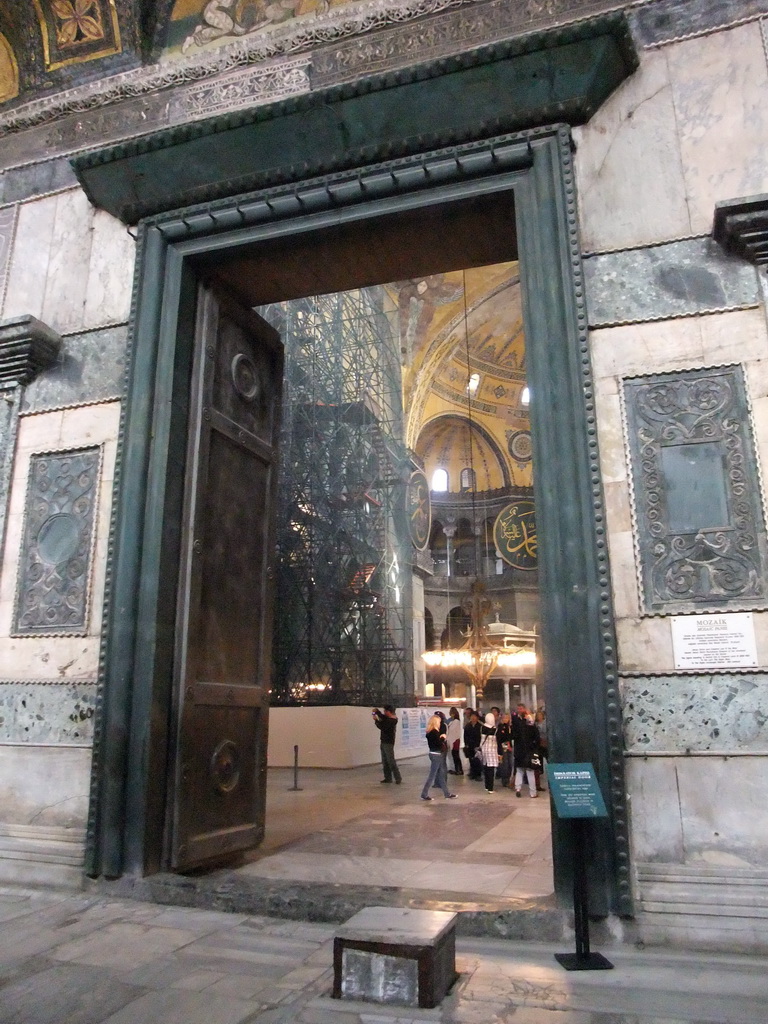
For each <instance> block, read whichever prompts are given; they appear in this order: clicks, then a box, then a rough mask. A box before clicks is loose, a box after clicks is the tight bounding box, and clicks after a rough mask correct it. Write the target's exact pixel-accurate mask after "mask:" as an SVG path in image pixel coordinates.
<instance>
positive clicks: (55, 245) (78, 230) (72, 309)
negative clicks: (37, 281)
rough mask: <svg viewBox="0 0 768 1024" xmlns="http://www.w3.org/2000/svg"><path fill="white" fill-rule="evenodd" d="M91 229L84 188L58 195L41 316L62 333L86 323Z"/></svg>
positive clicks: (91, 215)
mask: <svg viewBox="0 0 768 1024" xmlns="http://www.w3.org/2000/svg"><path fill="white" fill-rule="evenodd" d="M92 229H93V208H92V206H91V205H90V203H89V202H88V199H87V198H86V195H85V193H84V192H82V191H80V190H79V189H76V190H73V191H71V192H63V193H62V194H61V195H59V196H58V197H57V200H56V220H55V223H54V227H53V237H52V239H51V258H50V261H49V263H48V276H47V279H46V282H45V296H44V299H43V316H42V319H43V320H44V321H45V322H46V323H47V324H49V325H50V326H51V327H53V329H54V330H56V331H59V332H60V333H62V334H65V333H67V332H71V331H79V330H82V328H83V326H84V323H83V321H84V317H85V297H86V290H87V287H88V265H89V262H90V256H91V238H92V234H93V230H92Z"/></svg>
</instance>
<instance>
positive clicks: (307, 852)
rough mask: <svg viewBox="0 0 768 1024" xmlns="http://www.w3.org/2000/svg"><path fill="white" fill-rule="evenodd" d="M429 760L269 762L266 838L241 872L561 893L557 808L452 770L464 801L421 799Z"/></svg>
mask: <svg viewBox="0 0 768 1024" xmlns="http://www.w3.org/2000/svg"><path fill="white" fill-rule="evenodd" d="M427 770H428V765H427V759H426V757H420V758H413V759H411V760H409V761H405V762H403V763H402V764H401V771H402V776H403V782H402V785H400V786H396V785H394V784H392V785H382V784H381V783H380V779H381V769H380V767H379V766H377V765H372V766H366V767H363V768H356V769H350V770H347V771H330V770H321V769H304V770H301V771H300V772H299V778H298V785H299V790H298V791H296V790H294V789H293V785H294V779H293V772H292V771H291V770H288V769H270V772H269V780H268V786H267V828H266V838H265V841H264V843H263V845H262V846H261V847H260V848H259V850H257V851H255V852H254V853H253V854H251V855H250V856H249V858H248V863H247V864H245V865H244V866H243V867H240V868H238V869H237V872H236V874H238V875H242V876H244V877H248V878H265V879H273V880H291V881H298V882H318V883H321V882H322V883H333V884H342V885H345V884H346V885H366V884H375V885H384V886H396V887H399V888H408V889H426V890H431V891H432V892H434V891H439V892H442V893H444V894H445V896H446V897H447V898H451V899H454V900H460V899H461V898H462V896H464V895H466V896H467V897H469V898H474V899H476V898H477V897H484V898H486V899H488V898H491V899H492V898H499V899H509V898H513V899H514V898H529V899H530V898H535V897H541V896H546V895H548V894H549V893H551V892H552V890H553V882H552V850H551V839H550V809H549V798H548V796H547V794H546V793H540V794H539V798H538V799H535V800H532V799H531V798H530V796H529V795H528V793H527V790H523V795H522V797H520V798H519V799H518V798H516V797H515V794H514V791H513V790H510V789H505V788H503V787H501V785H500V784H499V783H498V782H497V784H496V790H495V792H494V793H493V794H492V795H491V794H489V793H486V792H485V787H484V786H483V784H482V783H478V782H472V781H470V780H469V778H468V777H467V776H466V775H465V776H449V786H450V788H451V790H452V791H453V792H455V793H456V794H457V797H458V798H457V799H456V800H446V799H445V798H444V797H443V794H442V793H441V792H440V791H439V790H433V791H432V792H433V794H434V799H433V800H432V802H431V803H430V802H425V801H422V800H421V799H420V796H419V794H420V792H421V787H422V785H423V783H424V779H425V776H426V774H427Z"/></svg>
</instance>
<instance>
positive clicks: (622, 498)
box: [605, 480, 632, 534]
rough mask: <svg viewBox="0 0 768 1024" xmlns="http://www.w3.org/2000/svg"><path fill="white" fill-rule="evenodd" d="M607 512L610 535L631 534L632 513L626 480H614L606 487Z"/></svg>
mask: <svg viewBox="0 0 768 1024" xmlns="http://www.w3.org/2000/svg"><path fill="white" fill-rule="evenodd" d="M605 512H606V518H607V521H608V530H609V532H610V533H612V534H622V533H631V530H632V513H631V509H630V504H629V485H628V484H627V481H626V480H614V481H611V482H610V483H607V484H606V485H605Z"/></svg>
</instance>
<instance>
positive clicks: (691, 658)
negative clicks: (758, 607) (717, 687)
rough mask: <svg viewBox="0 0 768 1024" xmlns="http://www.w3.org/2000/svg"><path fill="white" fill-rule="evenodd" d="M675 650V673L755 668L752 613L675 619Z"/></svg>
mask: <svg viewBox="0 0 768 1024" xmlns="http://www.w3.org/2000/svg"><path fill="white" fill-rule="evenodd" d="M672 650H673V652H674V655H675V668H676V669H686V668H687V669H697V668H701V669H712V668H755V667H756V666H757V648H756V646H755V626H754V623H753V621H752V613H751V612H729V613H728V614H723V615H675V616H673V617H672Z"/></svg>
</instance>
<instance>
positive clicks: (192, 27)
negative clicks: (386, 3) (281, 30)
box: [167, 0, 350, 53]
mask: <svg viewBox="0 0 768 1024" xmlns="http://www.w3.org/2000/svg"><path fill="white" fill-rule="evenodd" d="M349 2H350V0H176V3H175V4H174V7H173V11H172V13H171V19H170V24H169V26H168V37H167V48H168V49H169V50H181V52H182V53H189V52H190V51H191V50H194V49H196V48H199V47H202V46H208V45H211V44H220V43H231V42H233V41H234V40H236V39H240V38H241V37H242V36H248V35H252V34H253V33H254V32H260V31H261V30H262V29H268V28H271V27H273V26H275V25H281V24H283V23H284V22H286V21H290V20H292V19H294V18H301V17H306V16H311V15H316V14H325V13H326V11H328V10H329V9H330V8H332V7H339V6H342V5H344V4H347V3H349Z"/></svg>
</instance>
